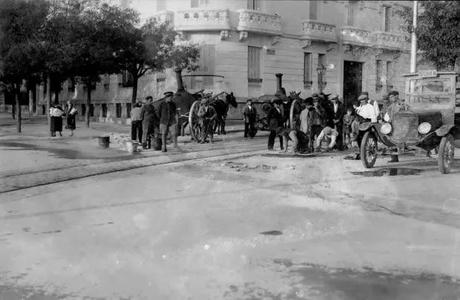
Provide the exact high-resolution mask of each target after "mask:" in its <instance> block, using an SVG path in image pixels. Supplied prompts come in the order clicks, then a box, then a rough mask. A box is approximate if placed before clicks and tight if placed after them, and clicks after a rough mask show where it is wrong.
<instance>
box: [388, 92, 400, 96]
mask: <svg viewBox="0 0 460 300" xmlns="http://www.w3.org/2000/svg"><path fill="white" fill-rule="evenodd" d="M388 96H399V92H398V91H391V92H390V93H388Z"/></svg>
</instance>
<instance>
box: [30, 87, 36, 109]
mask: <svg viewBox="0 0 460 300" xmlns="http://www.w3.org/2000/svg"><path fill="white" fill-rule="evenodd" d="M31 90H32V112H33V114H34V115H35V114H37V85H36V83H35V82H33V84H32V87H31Z"/></svg>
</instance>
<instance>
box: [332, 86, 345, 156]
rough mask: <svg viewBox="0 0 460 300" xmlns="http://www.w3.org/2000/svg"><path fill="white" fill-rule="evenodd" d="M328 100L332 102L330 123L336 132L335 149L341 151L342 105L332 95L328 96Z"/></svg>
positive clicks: (337, 97) (336, 96) (343, 112)
mask: <svg viewBox="0 0 460 300" xmlns="http://www.w3.org/2000/svg"><path fill="white" fill-rule="evenodd" d="M329 100H331V102H332V112H331V113H332V122H333V125H334V126H333V127H332V128H334V129H335V130H336V131H337V132H338V134H339V135H338V137H337V144H336V145H337V148H338V149H339V150H342V147H343V138H342V133H343V130H342V126H343V115H344V114H345V111H344V108H343V104H342V103H341V102H340V101H339V95H337V94H332V95H330V96H329Z"/></svg>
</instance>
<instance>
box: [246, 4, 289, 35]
mask: <svg viewBox="0 0 460 300" xmlns="http://www.w3.org/2000/svg"><path fill="white" fill-rule="evenodd" d="M238 12H239V13H240V18H239V22H238V27H237V29H238V30H239V31H246V32H257V33H264V34H270V35H280V34H281V33H282V31H281V17H280V16H278V15H276V14H267V13H263V12H260V11H255V10H249V9H241V10H239V11H238Z"/></svg>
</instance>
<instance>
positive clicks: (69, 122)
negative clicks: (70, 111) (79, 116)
mask: <svg viewBox="0 0 460 300" xmlns="http://www.w3.org/2000/svg"><path fill="white" fill-rule="evenodd" d="M76 127H77V126H76V123H75V115H69V116H67V129H71V130H75V128H76Z"/></svg>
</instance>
